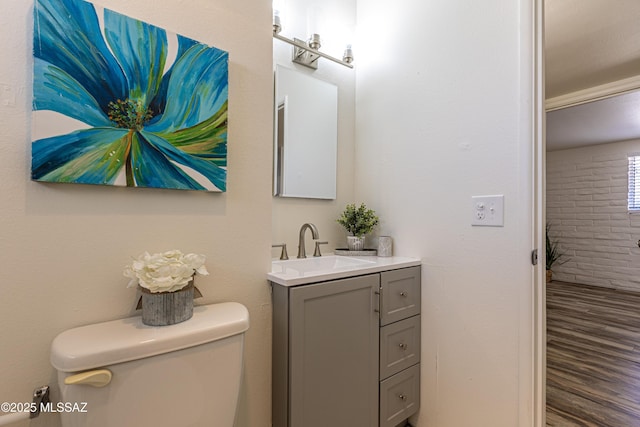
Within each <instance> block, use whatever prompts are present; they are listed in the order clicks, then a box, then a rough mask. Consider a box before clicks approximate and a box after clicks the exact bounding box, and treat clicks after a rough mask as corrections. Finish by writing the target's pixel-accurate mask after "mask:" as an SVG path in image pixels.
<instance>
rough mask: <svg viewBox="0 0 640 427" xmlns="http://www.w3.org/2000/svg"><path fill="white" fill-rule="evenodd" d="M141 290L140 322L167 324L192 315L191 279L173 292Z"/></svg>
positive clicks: (187, 318)
mask: <svg viewBox="0 0 640 427" xmlns="http://www.w3.org/2000/svg"><path fill="white" fill-rule="evenodd" d="M140 290H141V291H142V323H144V324H145V325H149V326H167V325H173V324H176V323H180V322H184V321H185V320H189V319H190V318H191V316H193V290H194V286H193V281H192V282H191V283H189V284H188V285H187V286H185V287H184V288H182V289H180V290H179V291H175V292H157V293H152V292H149V291H148V290H147V289H145V288H142V287H140Z"/></svg>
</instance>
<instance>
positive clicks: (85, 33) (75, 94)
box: [31, 0, 229, 191]
mask: <svg viewBox="0 0 640 427" xmlns="http://www.w3.org/2000/svg"><path fill="white" fill-rule="evenodd" d="M34 20H35V21H34V44H33V55H34V75H33V123H34V124H33V135H34V136H33V143H32V167H31V175H32V178H33V179H34V180H37V181H46V182H68V183H81V184H104V185H122V186H127V187H155V188H175V189H183V190H206V191H226V181H227V103H228V62H229V60H228V57H229V55H228V53H227V52H225V51H222V50H220V49H216V48H213V47H209V46H206V45H204V44H202V43H198V42H196V41H195V40H192V39H189V38H186V37H183V36H180V35H176V34H171V33H169V32H167V31H165V30H163V29H161V28H158V27H155V26H153V25H149V24H146V23H144V22H141V21H138V20H136V19H132V18H129V17H126V16H123V15H121V14H118V13H116V12H113V11H110V10H107V9H103V8H99V7H97V6H94V5H93V4H91V3H87V2H84V1H80V0H36V1H35V10H34Z"/></svg>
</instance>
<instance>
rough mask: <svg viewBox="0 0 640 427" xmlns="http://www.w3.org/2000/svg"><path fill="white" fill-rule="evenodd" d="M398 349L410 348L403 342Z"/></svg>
mask: <svg viewBox="0 0 640 427" xmlns="http://www.w3.org/2000/svg"><path fill="white" fill-rule="evenodd" d="M398 347H400V348H401V349H403V350H406V349H407V347H408V346H407V345H406V344H405V343H403V342H401V343H400V344H398Z"/></svg>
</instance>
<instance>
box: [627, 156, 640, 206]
mask: <svg viewBox="0 0 640 427" xmlns="http://www.w3.org/2000/svg"><path fill="white" fill-rule="evenodd" d="M627 206H628V208H629V210H630V211H640V155H637V156H629V197H628V204H627Z"/></svg>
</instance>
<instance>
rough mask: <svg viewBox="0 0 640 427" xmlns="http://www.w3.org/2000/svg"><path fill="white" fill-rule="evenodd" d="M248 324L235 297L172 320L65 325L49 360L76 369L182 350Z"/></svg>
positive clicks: (240, 330) (241, 329) (242, 329)
mask: <svg viewBox="0 0 640 427" xmlns="http://www.w3.org/2000/svg"><path fill="white" fill-rule="evenodd" d="M247 329H249V312H248V311H247V308H246V307H245V306H244V305H242V304H239V303H237V302H225V303H219V304H211V305H203V306H198V307H194V309H193V317H192V318H191V319H189V320H187V321H185V322H182V323H178V324H175V325H170V326H147V325H144V324H143V323H142V319H141V317H140V316H136V317H130V318H127V319H120V320H113V321H110V322H104V323H96V324H93V325H87V326H81V327H78V328H74V329H69V330H67V331H64V332H62V333H61V334H60V335H58V336H57V337H56V338H55V339H54V340H53V343H52V344H51V364H52V365H53V367H54V368H56V369H57V370H58V371H63V372H77V371H84V370H87V369H95V368H98V367H103V366H108V365H114V364H116V363H123V362H128V361H131V360H137V359H142V358H144V357H150V356H155V355H158V354H163V353H168V352H171V351H176V350H181V349H184V348H188V347H193V346H196V345H200V344H205V343H208V342H211V341H216V340H220V339H223V338H226V337H230V336H232V335H237V334H241V333H243V332H245V331H246V330H247Z"/></svg>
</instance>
